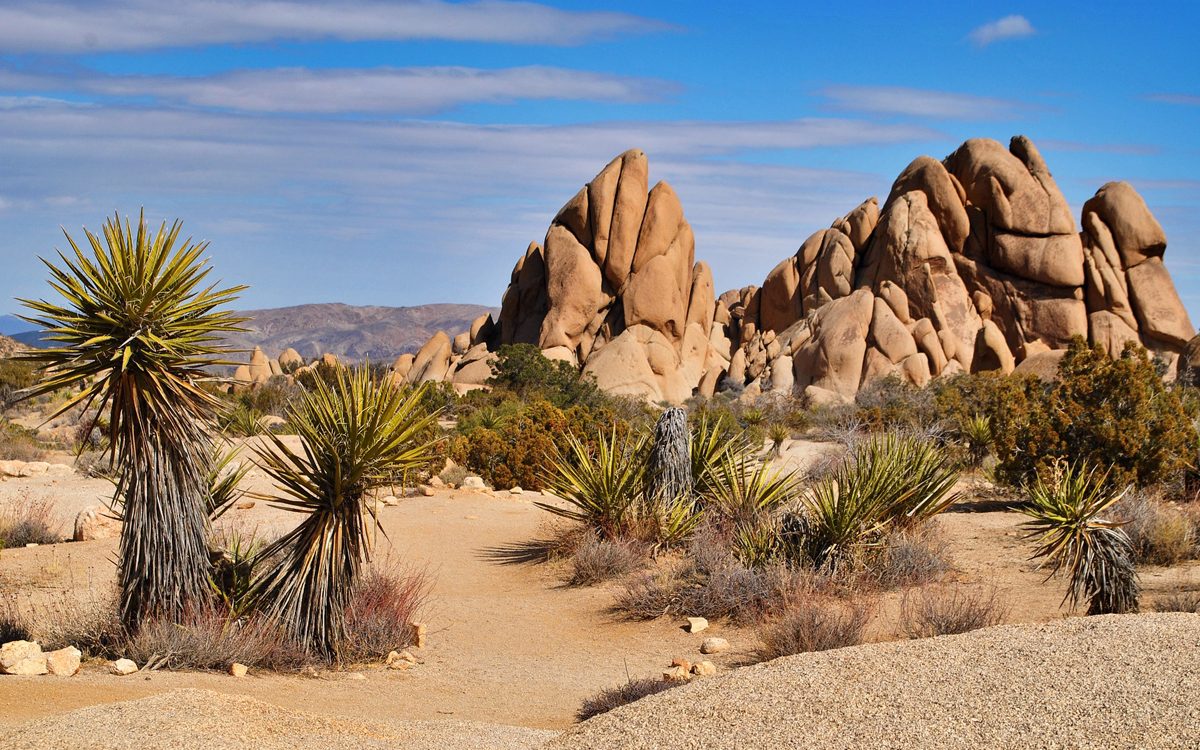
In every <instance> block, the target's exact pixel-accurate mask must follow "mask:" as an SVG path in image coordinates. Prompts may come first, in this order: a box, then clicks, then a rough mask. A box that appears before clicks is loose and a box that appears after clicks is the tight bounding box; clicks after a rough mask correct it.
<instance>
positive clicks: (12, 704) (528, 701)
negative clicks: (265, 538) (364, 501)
mask: <svg viewBox="0 0 1200 750" xmlns="http://www.w3.org/2000/svg"><path fill="white" fill-rule="evenodd" d="M243 514H244V515H243V517H242V518H240V519H239V520H240V522H241V523H243V524H246V525H253V524H254V523H255V522H256V520H257V521H259V522H262V523H264V524H273V523H274V522H276V518H275V516H274V514H275V511H272V510H269V509H265V508H258V509H255V510H253V511H243ZM547 516H548V514H546V513H545V512H544V511H541V510H539V509H538V508H536V507H535V506H534V505H533V498H532V497H531V496H530V495H529V494H525V495H522V496H513V495H508V494H507V493H498V494H496V495H495V496H491V495H485V494H477V493H466V492H446V493H444V494H441V495H438V496H435V497H431V498H425V497H421V498H411V499H405V500H402V501H401V504H400V505H399V506H396V507H389V508H385V509H384V510H383V525H384V529H385V531H386V532H387V534H388V536H389V537H390V538H391V540H392V541H393V542H394V543H395V549H394V550H389V549H388V544H387V542H385V541H383V540H381V544H380V547H379V553H380V555H381V556H382V557H387V556H388V555H389V552H390V553H391V557H392V558H394V559H402V560H405V561H409V562H411V563H412V564H415V565H425V566H428V569H429V571H430V573H431V574H432V575H433V577H434V579H435V581H436V584H435V591H434V600H433V602H432V603H431V606H430V609H429V612H428V613H427V615H426V619H427V621H428V623H429V628H430V637H429V643H428V646H427V648H425V649H424V650H423V651H421V652H420V658H421V659H422V660H423V661H424V664H422V665H420V666H419V667H417V668H415V669H413V670H411V671H409V672H395V671H388V670H384V669H382V668H379V667H366V668H363V669H361V670H359V672H358V674H361V675H364V676H365V678H366V679H359V678H357V677H355V676H353V675H337V674H334V675H327V676H325V677H324V678H320V679H317V678H311V677H302V676H276V675H269V676H261V677H252V678H250V679H246V680H235V679H233V678H231V677H228V676H226V675H224V674H205V673H193V672H184V673H169V672H155V673H152V674H148V675H140V674H139V675H134V676H131V677H124V678H122V677H115V676H111V675H108V674H106V673H105V671H104V669H103V665H90V666H89V667H87V668H85V670H84V671H83V672H82V673H81V674H80V675H79V676H78V677H76V678H73V679H69V680H66V679H49V678H32V679H25V678H5V679H3V680H0V728H2V727H3V726H4V725H11V724H14V723H18V722H21V721H24V720H26V719H31V718H35V717H38V716H43V715H46V714H48V713H56V712H59V711H65V710H70V709H73V708H78V707H81V706H85V705H91V704H95V703H100V702H109V701H117V700H125V699H129V698H134V697H141V696H145V695H150V694H156V693H159V692H162V691H164V690H168V689H172V688H177V687H197V688H206V689H210V690H217V691H220V692H224V693H231V694H242V695H248V696H252V697H255V698H258V699H261V700H264V701H268V702H270V703H274V704H277V705H280V706H284V707H287V708H291V709H298V710H305V711H312V712H318V713H323V714H330V715H333V716H344V717H361V718H372V719H469V720H474V721H484V722H493V723H498V724H511V725H520V726H529V727H549V728H557V727H565V726H568V725H569V724H570V723H571V722H572V720H573V714H574V711H575V710H576V709H577V708H578V706H579V704H580V702H581V701H582V700H583V699H584V698H585V697H587V696H590V695H592V694H594V693H595V692H597V691H598V690H600V689H603V688H606V687H612V686H614V685H617V684H620V683H622V682H624V681H625V679H626V675H627V673H628V674H630V675H632V676H634V677H639V676H646V675H657V674H659V673H661V670H662V668H663V667H664V666H667V665H669V663H670V661H671V659H672V658H673V657H674V656H677V655H678V656H689V655H692V654H697V653H698V651H697V649H698V647H699V643H700V641H701V640H702V639H703V637H704V636H701V635H689V634H686V633H684V632H682V631H681V630H680V629H679V628H678V626H677V624H675V623H671V622H666V621H659V622H652V623H629V622H622V621H618V620H615V619H614V618H613V617H612V616H611V615H609V614H608V612H607V608H608V607H609V605H610V602H611V598H612V596H611V592H609V591H606V590H605V589H603V588H591V589H578V588H566V587H564V586H563V585H562V584H561V582H560V580H559V578H558V577H557V576H556V575H555V574H554V572H553V571H551V570H549V569H547V568H546V567H545V566H527V565H511V564H501V563H499V562H497V561H496V560H495V559H494V556H493V555H490V554H489V551H491V550H496V549H501V548H504V547H507V546H510V545H517V544H520V543H523V542H527V541H529V540H530V539H533V538H535V537H536V536H537V535H538V532H539V529H540V528H541V526H542V524H543V523H544V522H545V520H546V518H547ZM112 551H113V544H112V543H111V542H85V543H76V544H66V545H53V546H48V547H39V548H35V549H19V550H8V551H5V552H4V553H3V556H4V558H3V562H0V580H2V581H4V584H3V585H4V586H5V587H6V588H7V587H8V586H10V585H12V584H13V583H14V582H15V581H18V580H22V579H24V580H29V579H31V578H36V579H37V580H38V581H39V584H38V585H39V586H40V587H41V590H42V591H48V590H51V589H57V588H59V587H64V588H68V589H71V590H75V591H79V592H80V593H82V592H83V590H85V589H91V588H94V587H96V586H97V585H101V584H102V583H103V582H104V580H105V576H107V580H111V579H112V573H111V564H110V563H109V562H108V560H109V559H110V557H111V554H112ZM712 632H719V633H721V634H722V635H725V636H726V637H728V638H729V639H730V640H731V641H733V642H734V643H741V644H745V646H747V647H748V646H749V645H751V644H750V643H749V635H748V634H742V633H739V632H738V631H736V630H733V629H730V628H721V627H714V628H713V630H712ZM736 658H737V653H736V651H735V652H733V653H729V654H723V655H721V657H718V659H716V660H717V661H721V660H726V661H732V660H733V659H736ZM627 670H628V672H627Z"/></svg>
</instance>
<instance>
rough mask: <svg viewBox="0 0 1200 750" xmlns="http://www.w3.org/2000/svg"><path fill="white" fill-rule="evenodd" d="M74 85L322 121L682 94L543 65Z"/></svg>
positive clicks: (664, 85)
mask: <svg viewBox="0 0 1200 750" xmlns="http://www.w3.org/2000/svg"><path fill="white" fill-rule="evenodd" d="M72 83H73V84H74V85H76V86H79V87H80V88H82V89H83V90H85V91H89V92H92V93H99V94H105V95H109V96H126V97H144V96H152V97H154V98H156V99H158V100H159V101H163V102H169V103H182V104H188V105H193V106H198V107H213V108H218V109H231V110H240V111H244V112H280V113H298V112H307V113H318V114H333V113H397V114H406V115H413V114H434V113H439V112H444V111H446V110H449V109H452V108H454V107H456V106H458V105H462V104H467V103H477V102H479V103H505V102H514V101H521V100H534V99H559V100H586V101H596V102H609V103H630V102H646V101H653V100H657V99H662V98H665V97H666V96H668V95H670V94H673V93H675V92H676V91H678V90H679V87H678V86H677V85H676V84H673V83H670V82H667V81H660V80H653V79H646V78H633V77H628V76H618V75H608V74H604V73H592V72H587V71H578V70H566V69H563V68H553V67H543V66H530V67H520V68H502V69H499V70H481V69H478V68H465V67H428V68H372V69H340V70H311V69H307V68H284V69H273V70H248V71H237V72H232V73H225V74H221V75H215V76H206V77H195V78H191V77H176V76H121V77H94V78H91V79H83V80H80V79H75V80H74V81H72Z"/></svg>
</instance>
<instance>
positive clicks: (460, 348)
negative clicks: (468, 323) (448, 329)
mask: <svg viewBox="0 0 1200 750" xmlns="http://www.w3.org/2000/svg"><path fill="white" fill-rule="evenodd" d="M470 348H471V334H470V333H469V332H467V331H463V332H462V333H460V334H458V335H457V336H455V337H454V338H453V339H452V340H451V345H450V351H451V352H453V353H454V354H466V353H467V350H468V349H470Z"/></svg>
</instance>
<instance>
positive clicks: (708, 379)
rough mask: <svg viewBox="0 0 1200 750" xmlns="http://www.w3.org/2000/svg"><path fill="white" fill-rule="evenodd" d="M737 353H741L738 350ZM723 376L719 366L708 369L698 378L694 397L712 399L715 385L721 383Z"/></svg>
mask: <svg viewBox="0 0 1200 750" xmlns="http://www.w3.org/2000/svg"><path fill="white" fill-rule="evenodd" d="M738 351H741V350H740V349H739V350H738ZM724 375H725V370H724V369H723V368H721V367H720V366H713V367H710V368H708V370H707V371H706V372H705V373H704V376H703V377H702V378H700V385H698V386H697V387H696V395H697V396H701V397H703V398H712V397H713V395H714V394H716V392H717V385H718V384H719V383H720V382H721V378H722V377H723V376H724Z"/></svg>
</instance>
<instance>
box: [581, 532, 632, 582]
mask: <svg viewBox="0 0 1200 750" xmlns="http://www.w3.org/2000/svg"><path fill="white" fill-rule="evenodd" d="M648 557H649V550H647V549H646V547H645V546H644V545H641V544H638V543H637V542H634V541H630V540H625V539H600V538H599V537H597V536H595V535H594V534H589V535H588V536H587V537H586V538H584V539H583V541H582V542H581V543H579V544H578V546H577V547H576V548H575V553H574V555H572V557H571V565H572V573H571V583H572V584H573V585H576V586H590V585H592V584H596V583H601V582H603V581H609V580H612V579H614V578H620V577H621V576H624V575H628V574H629V573H632V572H633V571H635V570H637V569H638V568H640V567H641V566H642V565H644V564H645V563H646V560H647V558H648Z"/></svg>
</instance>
